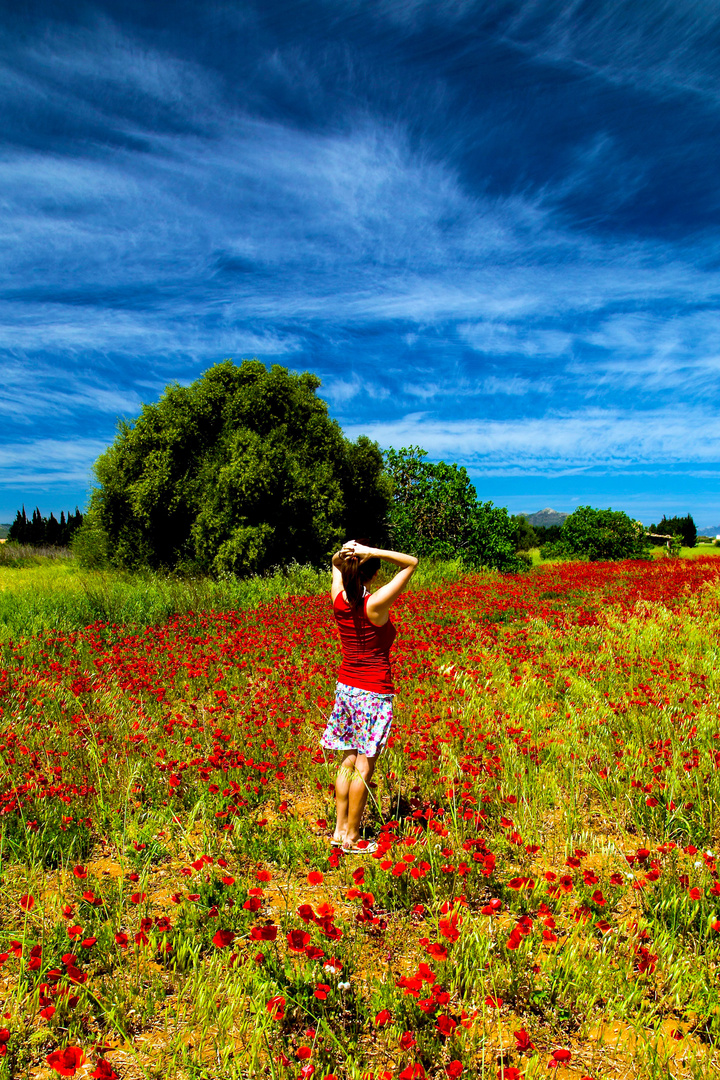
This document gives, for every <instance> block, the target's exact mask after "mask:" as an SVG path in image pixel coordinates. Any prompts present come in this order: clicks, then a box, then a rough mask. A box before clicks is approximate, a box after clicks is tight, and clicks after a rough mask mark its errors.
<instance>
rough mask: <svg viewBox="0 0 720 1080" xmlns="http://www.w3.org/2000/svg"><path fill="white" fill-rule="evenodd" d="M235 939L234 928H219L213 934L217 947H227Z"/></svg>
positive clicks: (213, 940) (214, 943) (213, 941)
mask: <svg viewBox="0 0 720 1080" xmlns="http://www.w3.org/2000/svg"><path fill="white" fill-rule="evenodd" d="M234 940H235V933H234V931H233V930H218V931H217V932H216V933H215V935H214V936H213V939H212V943H213V945H214V946H215V947H216V948H217V949H226V948H227V947H228V945H232V943H233V941H234Z"/></svg>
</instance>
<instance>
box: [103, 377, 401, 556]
mask: <svg viewBox="0 0 720 1080" xmlns="http://www.w3.org/2000/svg"><path fill="white" fill-rule="evenodd" d="M319 386H320V380H319V379H318V378H317V376H315V375H312V374H310V373H309V372H305V373H304V374H302V375H298V374H295V373H293V372H290V371H288V370H287V369H286V368H283V367H279V366H273V367H272V368H271V369H270V370H268V369H267V368H266V367H265V365H264V364H262V363H261V362H260V361H258V360H246V361H244V362H243V363H242V364H240V365H237V364H234V363H232V362H231V361H229V360H226V361H223V363H220V364H216V365H215V366H214V367H212V368H210V369H209V371H207V372H205V374H204V375H203V376H202V378H200V379H198V380H197V381H196V382H194V383H192V385H190V386H187V387H185V386H179V385H177V384H175V385H172V386H169V387H168V388H167V389H166V391H165V393H164V394H163V395H162V397H161V399H160V401H159V402H158V403H157V404H154V405H146V406H144V408H143V410H142V413H141V414H140V416H139V417H138V418H137V420H136V421H135V422H134V423H132V424H130V423H122V424H121V425H120V428H119V431H118V435H117V437H116V439H115V442H114V443H113V444H112V446H110V447H109V448H108V450H106V451H105V453H104V454H102V455H101V456H100V458H99V459H98V460H97V462H96V463H95V474H96V477H97V480H98V486H97V487H96V489H95V490H94V492H93V494H92V498H91V504H90V515H89V517H90V520H89V522H88V525H87V527H86V532H87V533H88V535H90V533H93V535H94V536H96V537H97V535H98V534H99V535H100V536H101V537H102V539H103V544H102V545H101V546H102V547H103V550H104V551H106V552H107V553H108V555H109V558H110V560H111V562H113V563H115V564H116V565H119V566H126V567H137V566H148V567H153V568H177V567H187V568H192V569H196V570H199V571H202V572H211V573H215V574H222V573H235V574H248V573H254V572H259V571H263V570H265V569H267V568H268V567H271V566H275V565H282V564H286V563H288V562H291V561H292V560H298V561H300V562H311V563H320V562H322V561H323V560H325V559H326V558H327V557H328V555H329V553H330V552H331V551H332V550H333V549H335V548H336V547H337V546H338V545H339V544H340V543H341V542H342V540H343V539H344V538H346V537H347V536H350V535H354V534H356V533H361V534H363V535H368V534H373V535H374V534H376V533H378V532H379V531H381V529H382V525H383V522H384V519H385V515H386V512H387V506H388V502H389V497H390V486H389V481H388V479H387V477H386V476H385V475H384V472H383V461H382V454H381V452H380V450H379V448H378V447H377V445H376V444H375V443H372V442H371V441H370V440H369V439H367V438H365V437H363V436H361V437H360V438H359V439H358V440H357V442H355V443H351V442H349V441H348V440H347V439H345V437H344V436H343V433H342V431H341V429H340V426H339V425H338V423H337V422H336V421H334V420H331V419H330V417H329V415H328V411H327V405H326V404H325V402H324V401H322V400H321V399H320V398H318V397H317V394H316V391H317V389H318V387H319ZM90 546H91V547H92V548H93V550H96V549H97V546H98V545H97V543H96V542H93V544H91V545H90Z"/></svg>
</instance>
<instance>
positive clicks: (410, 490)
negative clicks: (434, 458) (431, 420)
mask: <svg viewBox="0 0 720 1080" xmlns="http://www.w3.org/2000/svg"><path fill="white" fill-rule="evenodd" d="M426 458H427V451H425V450H422V449H421V448H420V447H419V446H411V447H403V448H402V449H401V450H393V449H391V450H386V451H385V463H386V468H387V471H388V473H389V475H390V477H391V479H392V481H393V489H394V491H393V502H392V506H391V508H390V514H389V516H388V525H389V531H390V537H391V541H392V544H393V546H394V547H396V548H398V549H400V550H402V551H408V552H410V553H412V554H413V555H418V556H425V557H429V558H435V559H455V558H460V559H462V561H463V562H464V563H465V564H466V565H467V566H475V567H479V566H487V567H492V568H494V569H497V570H510V571H515V570H520V569H524V568H525V565H526V564H525V562H523V561H522V560H521V559H519V558H518V557H517V555H516V546H515V530H514V527H513V525H512V523H511V521H510V518H509V517H508V513H507V510H505V509H504V508H501V507H496V506H493V504H492V503H491V502H485V503H478V501H477V495H476V492H475V488H474V487H473V485H472V483H471V481H470V477H469V476H468V474H467V472H466V470H465V469H464V468H462V467H459V466H457V465H448V464H446V463H445V462H444V461H439V462H431V461H427V460H426Z"/></svg>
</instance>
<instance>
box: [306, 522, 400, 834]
mask: <svg viewBox="0 0 720 1080" xmlns="http://www.w3.org/2000/svg"><path fill="white" fill-rule="evenodd" d="M382 559H385V560H386V561H387V562H391V563H394V564H395V565H396V566H397V567H399V569H398V571H397V573H396V574H395V576H394V577H393V579H392V581H389V582H388V583H387V585H382V586H381V587H380V588H379V589H378V590H377V592H374V593H369V592H368V590H367V588H366V586H367V585H371V584H372V582H373V580H374V578H375V577H376V575H377V572H378V570H379V569H380V561H381V560H382ZM417 564H418V561H417V559H416V558H415V557H414V556H413V555H403V554H401V553H400V552H399V551H382V550H381V549H379V548H373V547H368V546H367V545H366V544H361V543H359V542H358V541H357V540H350V541H349V542H348V543H347V544H345V545H344V547H342V548H340V551H338V552H336V553H335V554H334V555H333V559H332V601H333V614H334V616H335V619H336V621H337V624H338V629H339V631H340V644H341V646H342V654H343V659H342V664H341V666H340V670H339V672H338V683H337V689H336V696H335V704H334V706H333V711H332V713H331V714H330V720H329V721H328V726H327V727H326V729H325V731H324V733H323V735H322V738H321V739H320V743H321V745H322V746H324V747H326V748H327V749H329V750H342V751H343V757H342V762H341V764H340V767H339V769H338V773H337V777H336V779H335V805H336V812H337V817H336V822H335V832H334V834H333V838H332V841H331V843H332V845H333V847H341V848H342V849H343V851H345V852H347V853H350V852H355V851H357V852H366V853H369V852H371V851H375V850H376V848H377V844H375V843H368V842H367V841H364V840H360V819H361V818H362V815H363V811H364V809H365V804H366V802H367V797H368V790H369V788H368V785H369V783H370V779H371V777H372V775H373V772H374V771H375V762H376V761H377V758H378V754H379V753H380V751H381V750H382V748H383V746H384V745H385V742H386V741H387V737H388V735H389V733H390V725H391V724H392V699H393V694H394V693H395V688H394V687H393V684H392V672H391V670H390V649H391V647H392V643H393V641H394V640H395V634H396V630H395V627H394V626H393V624H392V623H391V622H390V607H391V605H392V604H393V602H394V601H395V600H396V599H397V598H398V596H399V595H400V593H401V592H403V590H404V589H406V588H407V586H408V583H409V581H410V578H411V577H412V576H413V574H414V573H415V567H416V566H417Z"/></svg>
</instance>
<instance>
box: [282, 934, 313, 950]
mask: <svg viewBox="0 0 720 1080" xmlns="http://www.w3.org/2000/svg"><path fill="white" fill-rule="evenodd" d="M287 943H288V948H289V949H290V952H294V953H301V952H305V948H306V946H307V945H309V944H310V935H309V934H308V933H307V931H306V930H291V931H290V933H289V934H288V935H287Z"/></svg>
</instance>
